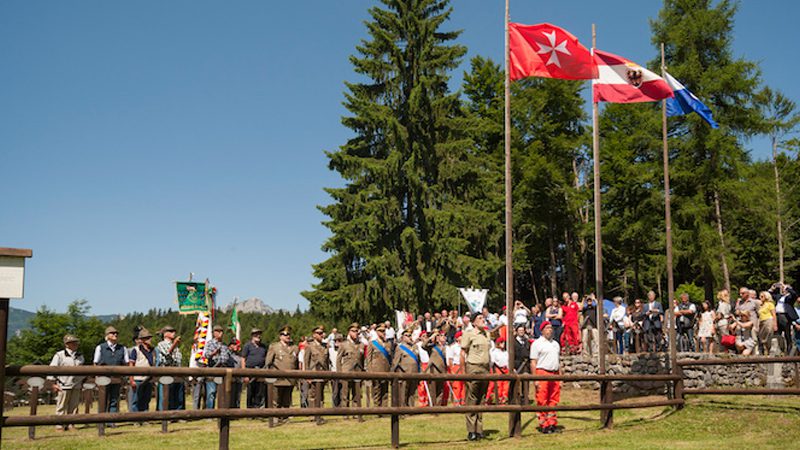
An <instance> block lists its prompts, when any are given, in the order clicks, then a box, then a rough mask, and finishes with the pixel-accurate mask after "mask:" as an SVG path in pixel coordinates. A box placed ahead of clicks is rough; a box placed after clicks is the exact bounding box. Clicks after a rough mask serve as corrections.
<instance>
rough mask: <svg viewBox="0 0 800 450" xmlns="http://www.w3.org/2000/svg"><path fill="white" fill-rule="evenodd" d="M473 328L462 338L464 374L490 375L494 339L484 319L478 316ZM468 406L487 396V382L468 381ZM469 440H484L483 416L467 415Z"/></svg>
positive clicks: (477, 414) (479, 401)
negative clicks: (485, 326)
mask: <svg viewBox="0 0 800 450" xmlns="http://www.w3.org/2000/svg"><path fill="white" fill-rule="evenodd" d="M472 325H473V328H472V330H470V331H467V332H465V333H464V334H463V336H461V361H462V367H464V373H466V374H468V375H473V374H488V373H489V365H490V363H491V357H490V355H489V350H490V349H491V346H492V339H491V338H490V337H489V333H488V332H487V331H486V329H485V328H484V325H485V323H484V318H483V316H482V315H480V314H478V315H476V316H475V319H474V320H473V322H472ZM466 384H467V399H466V400H467V402H466V403H467V406H474V405H479V404H480V403H481V401H482V400H483V398H484V397H485V396H486V388H487V387H488V385H489V383H488V382H487V381H486V380H472V381H467V383H466ZM466 419H467V439H468V440H470V441H477V440H478V439H482V438H483V414H481V413H467V414H466Z"/></svg>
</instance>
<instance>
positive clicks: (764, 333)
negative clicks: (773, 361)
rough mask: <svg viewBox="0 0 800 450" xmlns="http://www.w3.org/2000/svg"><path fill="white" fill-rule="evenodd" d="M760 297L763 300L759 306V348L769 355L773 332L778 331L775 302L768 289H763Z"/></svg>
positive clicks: (762, 352) (763, 353)
mask: <svg viewBox="0 0 800 450" xmlns="http://www.w3.org/2000/svg"><path fill="white" fill-rule="evenodd" d="M758 299H759V300H761V306H759V308H758V350H759V351H760V352H761V354H762V355H769V350H770V347H771V346H772V334H773V333H774V332H776V331H778V320H777V318H776V317H775V303H774V302H773V301H772V295H771V294H770V293H769V292H767V291H761V294H759V296H758Z"/></svg>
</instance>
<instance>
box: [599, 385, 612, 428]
mask: <svg viewBox="0 0 800 450" xmlns="http://www.w3.org/2000/svg"><path fill="white" fill-rule="evenodd" d="M613 403H614V387H613V386H612V384H611V381H608V380H604V381H601V382H600V404H602V405H610V404H613ZM600 425H601V427H603V428H612V427H613V426H614V410H611V409H603V410H601V411H600Z"/></svg>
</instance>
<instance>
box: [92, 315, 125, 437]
mask: <svg viewBox="0 0 800 450" xmlns="http://www.w3.org/2000/svg"><path fill="white" fill-rule="evenodd" d="M118 338H119V332H118V331H117V329H116V328H114V327H107V328H106V340H105V342H103V343H101V344H100V345H98V346H97V347H96V348H95V349H94V358H93V361H94V364H95V365H96V366H126V365H128V360H129V359H128V349H126V348H125V347H123V346H122V345H120V344H119V343H118V342H117V340H118ZM120 382H121V380H120V379H119V378H111V384H109V385H108V386H107V387H106V405H105V406H106V411H107V412H119V387H120ZM112 426H113V425H112Z"/></svg>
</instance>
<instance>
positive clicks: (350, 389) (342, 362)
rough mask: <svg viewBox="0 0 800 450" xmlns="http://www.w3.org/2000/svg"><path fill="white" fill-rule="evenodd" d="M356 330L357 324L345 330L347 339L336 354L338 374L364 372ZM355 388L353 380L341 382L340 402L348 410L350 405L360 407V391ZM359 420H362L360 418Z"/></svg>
mask: <svg viewBox="0 0 800 450" xmlns="http://www.w3.org/2000/svg"><path fill="white" fill-rule="evenodd" d="M358 329H359V326H358V324H357V323H351V324H350V326H349V327H348V329H347V338H345V339H344V341H342V343H341V344H340V345H339V351H338V352H336V369H337V370H338V371H339V372H363V371H364V346H363V345H362V344H361V343H360V342H358ZM357 387H358V386H357V382H355V381H353V380H342V381H341V387H340V388H339V389H340V390H339V393H340V395H341V401H342V404H344V405H345V406H346V407H348V408H349V407H351V405H355V406H357V407H361V389H360V388H359V389H357ZM359 420H362V419H361V416H359Z"/></svg>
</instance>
